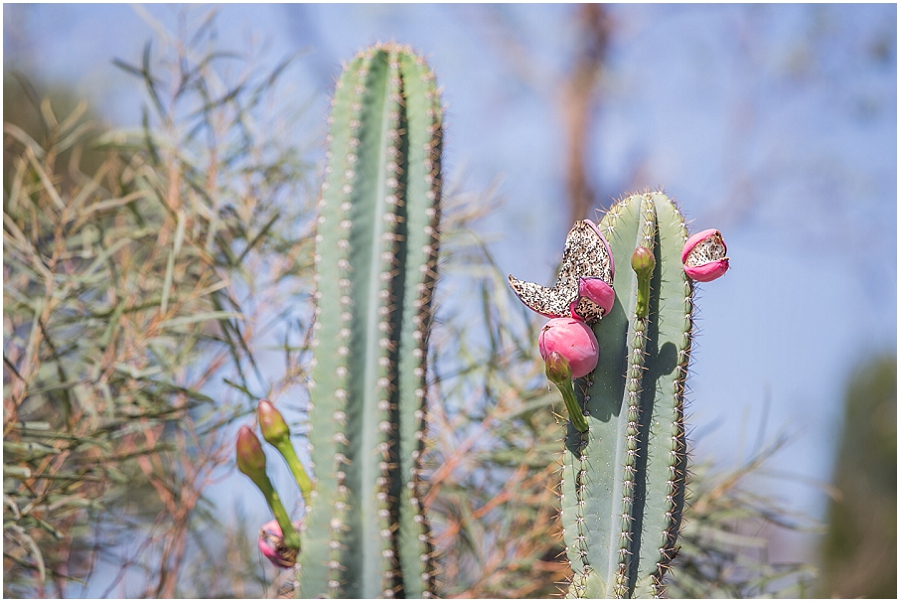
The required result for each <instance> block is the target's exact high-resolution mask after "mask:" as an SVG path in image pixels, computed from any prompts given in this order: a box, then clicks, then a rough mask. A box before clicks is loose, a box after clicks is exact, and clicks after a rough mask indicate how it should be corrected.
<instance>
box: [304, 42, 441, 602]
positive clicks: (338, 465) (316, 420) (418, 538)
mask: <svg viewBox="0 0 900 602" xmlns="http://www.w3.org/2000/svg"><path fill="white" fill-rule="evenodd" d="M442 116H443V113H442V109H441V105H440V100H439V98H438V90H437V87H436V84H435V80H434V75H433V74H432V72H431V71H430V69H429V68H428V66H427V65H426V64H425V62H424V60H423V59H421V58H420V57H417V56H416V55H414V54H413V53H412V52H411V51H410V50H409V49H407V48H405V47H401V46H397V45H394V44H388V45H378V46H375V47H373V48H370V49H368V50H366V51H364V52H362V53H360V54H359V55H357V56H356V58H355V59H354V60H353V61H352V62H351V63H350V64H349V65H348V66H347V67H346V68H345V70H344V72H343V74H342V75H341V77H340V79H339V81H338V82H337V85H336V89H335V94H334V99H333V103H332V112H331V117H330V119H329V122H330V125H331V132H330V134H329V147H330V148H329V151H328V154H327V166H326V168H325V182H324V184H323V185H322V192H321V198H320V202H319V212H320V213H319V218H318V232H317V236H316V252H315V265H316V277H315V278H316V289H317V290H316V293H315V299H316V310H315V311H316V315H315V326H314V328H315V332H314V339H313V342H312V346H313V349H314V357H313V366H312V369H311V382H310V408H309V422H310V431H309V441H310V454H311V457H312V460H313V463H314V479H315V491H314V493H313V496H312V503H311V504H310V507H309V511H308V514H307V516H306V519H305V521H304V523H305V524H304V527H303V531H302V533H301V537H302V547H301V556H300V559H299V565H300V571H299V586H300V587H299V594H300V596H302V597H316V596H327V597H341V596H346V597H351V598H374V597H382V596H383V597H395V596H396V597H428V596H430V595H431V594H432V593H433V587H434V585H433V572H434V571H433V561H432V550H431V544H430V540H429V532H428V523H427V521H426V520H425V516H424V513H423V509H422V505H421V502H420V493H419V487H420V472H419V462H420V460H421V454H422V450H423V445H424V443H423V437H424V429H425V398H426V394H425V391H426V380H425V379H426V377H425V361H426V356H427V342H428V332H429V327H430V322H431V296H432V290H433V287H434V283H435V276H436V274H435V268H436V262H437V252H438V250H437V247H438V222H439V217H440V196H441V176H440V161H441V140H442Z"/></svg>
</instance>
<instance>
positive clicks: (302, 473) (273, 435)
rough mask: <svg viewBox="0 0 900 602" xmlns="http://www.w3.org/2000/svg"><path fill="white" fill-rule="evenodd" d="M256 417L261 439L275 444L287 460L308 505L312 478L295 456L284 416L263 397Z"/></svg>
mask: <svg viewBox="0 0 900 602" xmlns="http://www.w3.org/2000/svg"><path fill="white" fill-rule="evenodd" d="M257 417H258V418H259V430H260V431H262V436H263V439H265V440H266V441H267V442H269V443H270V444H271V445H273V446H275V449H277V450H278V453H280V454H281V456H282V457H283V458H284V461H285V462H287V465H288V468H290V469H291V473H292V474H293V475H294V479H295V480H296V481H297V486H298V487H299V488H300V493H301V494H303V501H304V502H306V505H307V507H308V506H309V504H310V497H311V496H312V489H313V484H312V480H311V479H310V478H309V475H307V474H306V470H304V468H303V464H301V463H300V458H298V457H297V452H296V451H295V450H294V446H293V445H292V444H291V434H290V430H289V429H288V425H287V422H285V421H284V416H282V415H281V412H279V411H278V410H277V409H276V408H275V406H274V405H272V402H270V401H269V400H268V399H263V400H261V401H260V402H259V408H258V409H257Z"/></svg>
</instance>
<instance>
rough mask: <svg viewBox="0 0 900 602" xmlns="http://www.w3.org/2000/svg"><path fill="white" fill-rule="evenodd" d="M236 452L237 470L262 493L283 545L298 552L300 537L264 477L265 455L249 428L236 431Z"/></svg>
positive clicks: (268, 481) (267, 479)
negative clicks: (275, 522) (279, 528)
mask: <svg viewBox="0 0 900 602" xmlns="http://www.w3.org/2000/svg"><path fill="white" fill-rule="evenodd" d="M236 452H237V453H236V455H237V465H238V469H239V470H240V471H241V472H242V473H244V474H245V475H247V476H248V477H250V480H251V481H253V484H254V485H256V486H257V487H258V488H259V490H260V491H262V494H263V497H265V498H266V503H267V504H269V508H271V509H272V514H274V515H275V520H277V521H278V525H279V526H280V527H281V532H282V533H284V544H285V545H286V546H287V547H288V548H291V549H292V550H299V549H300V535H298V534H297V530H296V529H294V526H293V525H292V524H291V519H290V517H289V516H288V513H287V511H286V510H285V509H284V505H283V504H282V503H281V498H279V497H278V492H277V491H275V488H274V487H273V486H272V482H271V481H270V480H269V477H268V475H266V454H265V452H263V449H262V445H260V443H259V439H257V438H256V435H254V434H253V431H252V430H250V427H248V426H242V427H241V428H240V430H239V431H238V436H237V445H236Z"/></svg>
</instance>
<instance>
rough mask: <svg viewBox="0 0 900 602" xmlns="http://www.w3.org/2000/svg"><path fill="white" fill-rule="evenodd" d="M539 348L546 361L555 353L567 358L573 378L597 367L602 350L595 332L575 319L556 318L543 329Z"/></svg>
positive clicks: (579, 376)
mask: <svg viewBox="0 0 900 602" xmlns="http://www.w3.org/2000/svg"><path fill="white" fill-rule="evenodd" d="M538 347H539V348H540V350H541V357H542V358H544V361H547V358H548V357H549V356H550V354H551V353H553V352H554V351H555V352H556V353H559V354H560V355H561V356H563V357H564V358H566V361H568V362H569V366H570V367H571V369H572V378H581V377H582V376H585V375H586V374H589V373H590V372H591V371H592V370H593V369H594V368H596V367H597V360H598V359H599V358H600V348H599V346H598V345H597V337H595V336H594V331H593V330H591V328H590V327H589V326H588V325H587V324H585V323H584V322H582V321H581V320H576V319H574V318H554V319H552V320H550V321H549V322H547V324H545V325H544V327H543V328H541V335H540V338H539V339H538Z"/></svg>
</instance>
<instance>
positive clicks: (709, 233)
mask: <svg viewBox="0 0 900 602" xmlns="http://www.w3.org/2000/svg"><path fill="white" fill-rule="evenodd" d="M727 251H728V249H727V247H726V246H725V239H723V238H722V234H721V233H719V231H718V230H716V229H709V230H704V231H703V232H698V233H697V234H694V235H693V236H691V237H690V238H689V239H688V240H687V242H686V243H684V249H683V250H682V251H681V262H682V263H683V264H684V272H685V274H687V275H688V277H689V278H690V279H691V280H696V281H697V282H709V281H711V280H715V279H716V278H718V277H719V276H721V275H722V274H724V273H725V272H727V271H728V257H726V255H725V254H726V252H727Z"/></svg>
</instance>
